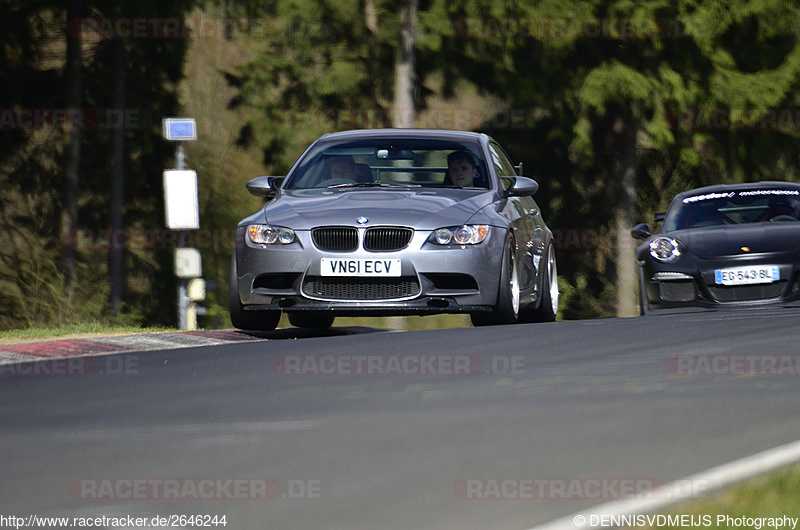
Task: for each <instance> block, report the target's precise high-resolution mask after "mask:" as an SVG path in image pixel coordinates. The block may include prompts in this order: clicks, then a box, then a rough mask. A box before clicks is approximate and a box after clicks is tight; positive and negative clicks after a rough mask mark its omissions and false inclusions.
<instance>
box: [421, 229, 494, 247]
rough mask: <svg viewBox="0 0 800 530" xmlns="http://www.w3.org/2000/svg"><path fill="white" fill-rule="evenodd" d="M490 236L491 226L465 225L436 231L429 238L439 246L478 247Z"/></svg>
mask: <svg viewBox="0 0 800 530" xmlns="http://www.w3.org/2000/svg"><path fill="white" fill-rule="evenodd" d="M488 235H489V225H463V226H452V227H448V228H440V229H438V230H434V231H433V233H432V234H431V235H430V237H429V238H428V241H430V242H431V243H436V244H437V245H477V244H478V243H480V242H482V241H483V240H484V239H486V236H488Z"/></svg>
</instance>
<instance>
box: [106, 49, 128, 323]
mask: <svg viewBox="0 0 800 530" xmlns="http://www.w3.org/2000/svg"><path fill="white" fill-rule="evenodd" d="M112 46H113V47H114V66H113V68H114V89H113V90H114V92H113V96H112V98H113V102H112V107H113V110H112V112H113V113H114V114H115V116H114V119H115V121H116V123H117V125H118V126H117V127H116V128H115V129H114V130H113V132H112V136H111V143H112V147H111V156H112V169H111V216H110V217H111V218H110V224H111V233H112V234H116V233H118V232H119V231H121V230H122V229H123V216H122V212H123V209H124V206H125V124H124V123H123V122H124V115H125V41H124V40H123V39H117V40H115V41H114V43H113V44H112ZM115 240H120V239H117V238H114V239H112V241H115ZM123 240H124V239H123ZM108 268H109V274H110V276H111V295H110V300H109V304H110V306H111V310H112V311H113V312H114V313H119V311H120V308H121V307H122V296H123V291H124V288H125V253H124V249H123V248H116V247H115V246H113V245H112V247H111V252H110V254H109V267H108Z"/></svg>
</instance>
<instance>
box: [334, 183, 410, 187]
mask: <svg viewBox="0 0 800 530" xmlns="http://www.w3.org/2000/svg"><path fill="white" fill-rule="evenodd" d="M326 187H328V188H397V187H400V188H409V187H411V188H419V187H420V184H410V183H409V184H406V183H400V182H345V183H344V184H332V185H330V186H326Z"/></svg>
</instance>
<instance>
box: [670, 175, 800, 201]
mask: <svg viewBox="0 0 800 530" xmlns="http://www.w3.org/2000/svg"><path fill="white" fill-rule="evenodd" d="M770 188H790V189H796V190H798V191H800V184H798V183H796V182H785V181H781V180H762V181H759V182H743V183H739V184H715V185H713V186H704V187H702V188H696V189H693V190H688V191H683V192H681V193H678V194H677V195H675V200H678V199H683V198H685V197H692V196H694V195H704V194H706V193H725V192H730V191H739V190H758V189H770Z"/></svg>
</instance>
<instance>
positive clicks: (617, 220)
mask: <svg viewBox="0 0 800 530" xmlns="http://www.w3.org/2000/svg"><path fill="white" fill-rule="evenodd" d="M614 129H615V136H616V137H617V141H618V143H617V145H618V150H617V156H618V157H619V158H618V164H617V168H618V175H617V178H618V179H619V180H618V182H619V183H620V186H619V190H620V196H619V202H618V204H619V207H618V208H617V210H616V212H615V214H614V232H615V234H616V237H615V243H616V244H615V245H614V248H615V254H616V256H615V261H616V269H617V285H616V290H617V316H618V317H632V316H637V315H638V314H639V309H638V297H637V296H636V294H637V289H638V276H637V265H636V258H635V256H634V253H633V250H632V248H633V246H632V243H633V239H632V238H631V235H630V231H631V228H632V227H633V223H634V218H633V217H634V215H636V165H637V156H636V127H635V126H634V120H633V117H632V116H631V113H630V110H626V111H623V112H622V113H621V114H620V116H619V117H618V118H617V120H616V123H615V124H614Z"/></svg>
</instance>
